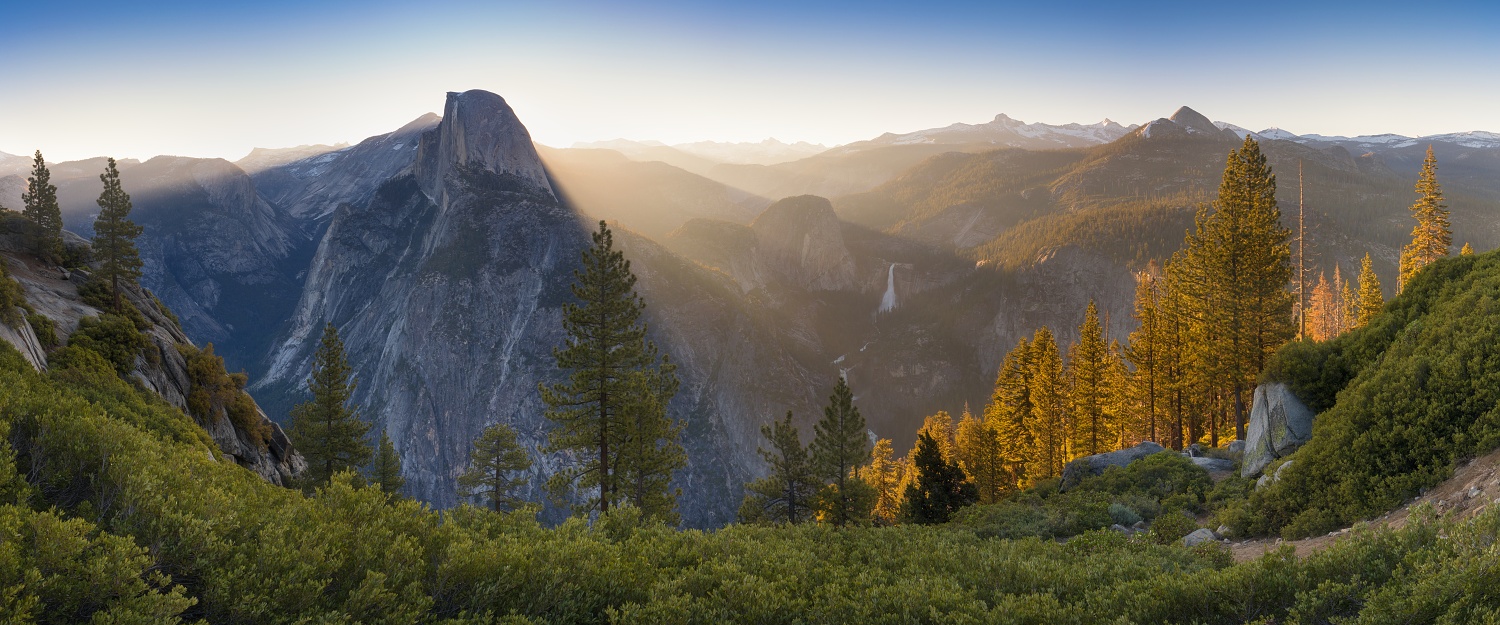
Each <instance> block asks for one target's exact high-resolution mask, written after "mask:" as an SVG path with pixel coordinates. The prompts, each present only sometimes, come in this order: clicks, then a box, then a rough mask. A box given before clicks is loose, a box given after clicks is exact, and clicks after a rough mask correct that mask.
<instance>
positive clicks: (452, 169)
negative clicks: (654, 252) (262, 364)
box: [256, 92, 588, 506]
mask: <svg viewBox="0 0 1500 625" xmlns="http://www.w3.org/2000/svg"><path fill="white" fill-rule="evenodd" d="M476 112H478V113H479V114H482V116H481V117H477V118H476V117H473V115H475V114H476ZM486 142H489V143H486ZM530 145H531V144H530V139H529V137H528V136H527V135H526V131H525V128H523V127H521V126H520V124H519V122H517V121H516V120H515V117H514V114H512V113H511V112H510V110H509V108H508V107H506V105H505V103H504V101H503V100H501V99H500V98H499V97H498V96H495V95H493V94H488V93H484V92H469V93H464V94H450V95H449V98H448V103H447V108H446V110H445V115H444V118H443V122H442V124H440V125H439V126H438V127H436V128H433V129H431V130H429V131H428V132H427V133H425V134H424V135H423V136H422V137H421V140H420V145H419V147H418V149H417V159H416V160H415V161H414V163H413V164H412V166H411V167H409V168H407V169H406V170H405V171H403V172H401V173H399V174H397V175H396V176H394V177H393V178H391V179H390V180H388V181H386V182H384V183H383V184H381V185H380V186H379V188H378V190H376V191H375V192H374V194H373V195H372V198H371V200H370V201H369V202H368V203H365V204H344V205H342V206H341V207H340V208H339V209H338V210H337V211H336V212H335V213H334V215H333V219H332V221H331V222H330V223H329V226H328V231H327V234H326V235H325V236H324V237H323V240H322V242H321V244H320V245H319V247H318V250H317V253H316V254H315V256H314V257H313V260H312V264H311V266H310V267H309V269H308V274H307V280H306V286H305V288H304V289H303V294H302V297H301V300H300V301H299V302H298V305H297V307H296V312H295V314H294V315H293V317H292V320H291V323H290V326H289V328H288V329H287V331H286V332H285V333H284V334H283V335H282V339H281V340H279V341H278V342H277V344H276V345H275V346H274V348H273V350H272V352H271V356H270V359H269V362H270V367H269V370H268V371H267V374H266V376H265V377H264V378H263V379H262V380H261V381H260V382H259V383H258V384H257V386H256V389H257V390H260V391H264V392H266V393H270V394H272V395H273V396H275V395H282V396H286V397H287V399H286V401H285V402H283V403H287V404H289V403H291V401H294V400H295V399H297V398H298V396H300V393H301V391H300V387H301V386H302V382H303V380H305V379H306V376H307V374H308V372H309V370H310V362H311V355H312V352H313V350H314V348H315V347H316V343H317V337H318V334H319V333H320V332H321V331H322V328H323V326H324V324H326V323H332V324H334V325H335V326H336V327H337V328H338V329H339V332H340V336H341V337H342V338H343V340H344V344H345V346H346V349H347V351H348V354H349V358H350V363H351V364H352V365H353V367H354V369H355V373H356V376H357V378H358V381H359V386H358V390H357V391H356V395H355V397H354V400H355V401H356V402H358V403H359V404H360V405H361V406H362V409H363V411H364V414H365V415H366V417H367V418H369V419H371V420H372V421H374V422H375V423H376V424H377V428H381V427H383V428H384V429H385V430H386V432H387V433H388V434H389V435H390V437H391V439H392V441H393V442H394V444H395V446H396V448H397V450H398V451H399V452H400V453H401V456H402V461H403V465H404V470H405V475H406V479H407V488H408V491H409V492H410V494H412V495H414V496H417V497H420V498H422V499H424V500H427V501H430V502H432V503H433V504H435V505H438V506H448V505H452V504H454V503H456V501H457V500H456V495H455V493H454V482H453V480H454V478H455V477H456V476H457V474H458V473H459V472H461V470H462V469H463V466H464V464H466V463H467V459H468V450H469V446H470V444H471V442H472V441H473V439H474V438H475V437H477V436H478V435H479V432H480V431H481V430H482V429H483V428H484V427H485V426H487V425H489V424H491V423H495V422H497V421H504V422H508V423H511V424H512V425H514V426H515V427H516V429H517V430H518V432H519V434H520V439H521V441H522V443H523V444H524V445H525V446H526V447H528V448H529V449H531V450H532V451H533V453H534V454H535V452H536V450H537V449H539V448H540V447H541V446H542V445H543V444H544V442H545V438H546V434H545V432H546V423H545V419H544V418H543V417H542V406H541V404H540V399H539V398H538V395H537V392H536V385H537V383H538V382H542V381H551V380H552V378H553V377H554V375H555V371H556V367H555V365H554V362H553V359H552V354H551V350H552V347H553V346H554V345H557V344H559V343H560V342H561V340H562V328H561V306H562V303H563V302H564V301H567V300H568V299H569V298H570V297H571V295H570V293H569V291H568V286H567V285H568V284H569V282H570V278H571V270H572V268H573V266H574V265H575V264H576V262H577V258H578V256H579V253H580V252H581V250H582V249H583V248H584V247H585V245H586V244H587V241H588V238H587V235H586V233H585V230H584V228H583V226H582V225H581V224H579V223H578V221H577V220H576V219H575V218H574V216H573V214H572V213H571V212H569V211H568V210H566V209H565V208H564V207H562V206H561V205H559V204H558V203H557V201H556V200H555V199H554V198H553V196H552V192H551V188H550V187H549V186H548V185H547V183H546V180H545V178H544V177H541V176H540V172H541V169H540V164H539V163H538V161H537V160H536V155H535V154H536V153H535V151H534V150H532V149H531V147H530ZM497 146H511V147H512V148H515V149H517V150H520V153H511V152H504V151H503V150H500V148H499V147H497ZM517 146H520V147H517ZM555 462H556V460H555V459H551V458H547V457H539V462H537V463H536V465H535V467H534V468H533V476H534V478H535V479H533V485H534V486H535V487H536V488H535V489H534V490H533V492H531V493H530V494H531V495H532V496H534V497H537V498H538V499H540V497H539V495H540V489H539V488H540V485H541V481H542V479H543V478H542V477H541V476H542V475H544V474H546V473H548V472H550V470H551V469H554V468H555V466H554V465H555Z"/></svg>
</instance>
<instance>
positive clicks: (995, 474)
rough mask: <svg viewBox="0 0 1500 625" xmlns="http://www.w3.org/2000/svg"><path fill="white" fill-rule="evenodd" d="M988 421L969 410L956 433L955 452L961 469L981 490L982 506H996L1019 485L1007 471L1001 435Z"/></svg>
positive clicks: (954, 433)
mask: <svg viewBox="0 0 1500 625" xmlns="http://www.w3.org/2000/svg"><path fill="white" fill-rule="evenodd" d="M987 421H988V420H987V419H981V418H978V417H975V416H974V415H972V414H970V413H969V411H968V410H967V409H965V410H964V414H963V416H962V417H959V419H958V428H957V429H955V430H954V432H953V449H954V457H955V459H956V460H958V466H959V467H960V468H962V469H963V470H964V474H965V475H967V476H968V478H969V481H971V482H973V483H974V487H975V488H976V489H977V492H978V495H979V503H983V504H992V503H995V502H997V501H1000V498H1001V497H1003V496H1005V494H1006V493H1008V492H1010V490H1011V487H1012V486H1013V485H1014V484H1015V481H1014V479H1013V478H1011V476H1010V472H1009V471H1007V470H1006V464H1007V462H1006V458H1005V455H1004V454H1003V453H1002V452H1001V444H1000V432H999V431H997V430H996V429H995V427H994V426H993V425H991V424H990V423H988V422H987Z"/></svg>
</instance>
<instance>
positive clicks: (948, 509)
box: [901, 433, 979, 525]
mask: <svg viewBox="0 0 1500 625" xmlns="http://www.w3.org/2000/svg"><path fill="white" fill-rule="evenodd" d="M914 455H915V456H916V458H915V463H914V466H916V468H917V472H918V473H919V475H920V477H919V478H918V479H917V481H916V483H913V484H910V485H908V486H907V487H906V493H905V496H904V497H903V501H902V503H901V519H902V520H903V521H904V522H907V523H919V524H923V525H931V524H938V523H947V522H948V519H949V518H951V517H952V516H953V513H955V512H957V511H958V510H959V509H960V508H963V507H964V506H968V505H973V504H974V502H975V501H977V500H978V499H979V492H978V490H976V489H975V488H974V484H972V483H970V482H969V481H968V479H966V478H965V476H964V472H963V469H961V468H959V466H958V463H956V462H953V461H951V460H944V459H943V454H942V450H941V449H940V444H939V442H938V441H937V440H935V439H933V438H932V437H931V436H929V435H927V434H925V433H924V434H921V435H919V436H918V437H917V447H916V450H915V454H914Z"/></svg>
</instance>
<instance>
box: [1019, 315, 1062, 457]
mask: <svg viewBox="0 0 1500 625" xmlns="http://www.w3.org/2000/svg"><path fill="white" fill-rule="evenodd" d="M1030 364H1031V370H1030V371H1029V372H1028V378H1029V384H1028V387H1029V392H1028V394H1029V395H1030V397H1031V402H1032V408H1033V410H1034V413H1033V418H1032V419H1031V424H1030V426H1031V427H1030V429H1031V440H1032V441H1033V451H1032V457H1031V459H1030V460H1028V461H1027V463H1026V470H1027V478H1028V479H1030V480H1032V481H1036V480H1041V479H1046V478H1049V477H1056V476H1059V475H1062V469H1063V465H1064V464H1067V462H1068V460H1071V459H1072V454H1071V445H1070V441H1071V437H1070V436H1069V434H1070V431H1071V428H1070V422H1071V419H1070V418H1069V416H1068V385H1067V380H1066V378H1065V377H1064V375H1063V361H1062V355H1061V354H1060V353H1058V350H1057V340H1056V339H1054V338H1053V336H1052V330H1051V329H1050V328H1047V327H1046V326H1042V327H1041V328H1040V329H1038V330H1037V331H1036V335H1035V336H1034V337H1032V340H1031V358H1030Z"/></svg>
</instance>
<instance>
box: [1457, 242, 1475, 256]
mask: <svg viewBox="0 0 1500 625" xmlns="http://www.w3.org/2000/svg"><path fill="white" fill-rule="evenodd" d="M1473 253H1474V248H1473V247H1471V246H1470V245H1469V244H1468V243H1464V246H1463V247H1461V248H1459V250H1458V255H1459V256H1470V255H1472V254H1473Z"/></svg>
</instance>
